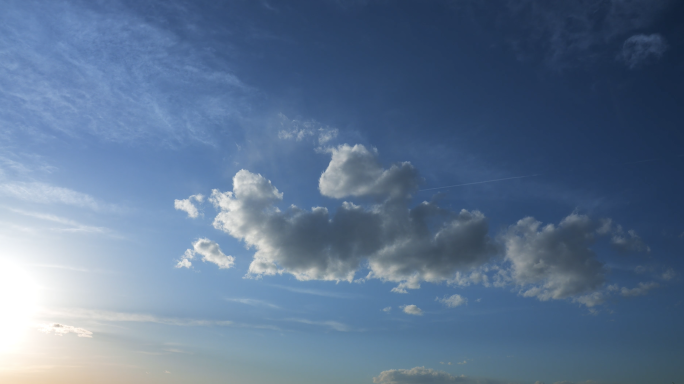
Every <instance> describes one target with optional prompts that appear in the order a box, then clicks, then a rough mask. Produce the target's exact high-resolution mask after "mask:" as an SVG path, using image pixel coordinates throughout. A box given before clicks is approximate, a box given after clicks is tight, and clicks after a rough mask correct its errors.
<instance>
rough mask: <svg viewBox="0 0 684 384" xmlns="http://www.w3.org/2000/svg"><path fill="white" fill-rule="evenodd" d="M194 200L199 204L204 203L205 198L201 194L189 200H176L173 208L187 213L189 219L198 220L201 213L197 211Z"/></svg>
mask: <svg viewBox="0 0 684 384" xmlns="http://www.w3.org/2000/svg"><path fill="white" fill-rule="evenodd" d="M192 200H195V201H196V202H198V203H202V202H203V201H204V196H203V195H201V194H197V195H192V196H190V197H188V198H187V199H183V200H174V202H173V206H174V208H176V209H177V210H179V211H185V212H186V213H187V214H188V217H190V218H193V219H196V218H197V217H198V216H199V211H198V210H197V207H196V206H195V204H193V202H192Z"/></svg>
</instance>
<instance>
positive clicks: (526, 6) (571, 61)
mask: <svg viewBox="0 0 684 384" xmlns="http://www.w3.org/2000/svg"><path fill="white" fill-rule="evenodd" d="M673 3H674V2H673V1H671V0H630V1H623V0H579V1H561V2H548V1H535V0H501V1H497V2H494V4H497V6H495V7H493V8H494V9H495V10H496V11H495V14H494V20H495V21H494V23H495V26H496V27H497V28H500V29H503V32H504V33H505V39H506V43H507V44H508V46H509V47H510V48H511V49H512V50H513V51H514V52H515V54H516V55H517V57H518V58H519V59H520V60H523V61H531V60H541V61H543V62H545V63H546V64H547V65H549V66H550V67H552V68H555V69H564V68H568V67H578V66H587V65H591V64H594V63H596V62H597V61H598V60H600V59H612V58H613V57H615V50H616V46H617V45H618V44H619V43H620V42H621V41H622V40H623V39H625V38H626V37H628V36H629V35H630V34H633V33H634V32H638V31H639V30H643V29H644V28H646V27H648V26H650V25H651V24H652V23H653V22H654V21H655V20H656V19H657V17H658V16H659V15H661V14H662V13H663V12H664V11H665V10H667V9H668V7H669V6H670V5H671V4H673ZM453 4H455V8H456V9H459V10H467V11H468V14H469V15H473V16H475V17H478V16H482V17H489V16H492V15H490V14H489V13H488V11H487V8H492V7H491V5H492V2H488V3H481V2H477V1H469V2H468V1H464V2H453ZM484 4H486V5H487V6H486V7H484V6H483V5H484ZM628 56H629V57H632V56H634V55H631V54H630V55H628ZM637 56H639V54H637Z"/></svg>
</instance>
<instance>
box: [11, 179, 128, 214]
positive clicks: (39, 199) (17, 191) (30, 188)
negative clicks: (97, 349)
mask: <svg viewBox="0 0 684 384" xmlns="http://www.w3.org/2000/svg"><path fill="white" fill-rule="evenodd" d="M0 195H2V196H6V197H11V198H14V199H18V200H23V201H28V202H31V203H38V204H64V205H71V206H75V207H80V208H88V209H92V210H94V211H109V212H116V211H121V210H122V208H121V207H119V206H117V205H114V204H108V203H103V202H101V201H99V200H97V199H96V198H94V197H92V196H90V195H88V194H85V193H82V192H77V191H74V190H72V189H69V188H63V187H57V186H54V185H51V184H46V183H41V182H21V181H14V182H6V183H0Z"/></svg>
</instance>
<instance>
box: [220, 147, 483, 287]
mask: <svg viewBox="0 0 684 384" xmlns="http://www.w3.org/2000/svg"><path fill="white" fill-rule="evenodd" d="M331 153H332V157H333V159H332V160H331V165H330V166H329V167H328V170H326V172H325V173H324V174H323V176H321V187H320V189H321V191H324V192H325V193H327V194H328V195H334V196H345V195H347V194H352V195H365V194H371V195H375V196H378V197H384V198H385V199H386V200H384V201H383V202H382V203H379V204H376V205H373V206H371V207H368V208H364V207H361V206H358V205H355V204H353V203H350V202H343V203H342V205H341V206H340V207H339V208H338V209H337V210H336V212H335V214H334V215H332V217H331V215H330V214H329V212H328V209H327V208H324V207H314V208H312V209H311V210H310V211H306V210H303V209H300V208H298V207H296V206H291V207H290V208H288V209H287V210H285V211H281V210H280V209H278V208H277V207H276V206H275V204H277V203H279V202H280V201H281V200H282V198H283V194H282V193H280V192H279V191H278V189H276V188H275V187H274V186H273V185H272V184H271V182H270V181H269V180H267V179H266V178H264V177H263V176H261V175H258V174H253V173H251V172H249V171H246V170H241V171H239V172H238V173H237V174H236V175H235V177H234V178H233V191H232V192H219V191H218V190H214V191H213V192H212V195H211V197H210V199H209V200H210V201H211V202H212V203H213V204H214V206H215V207H216V208H217V209H219V211H220V212H219V213H218V215H217V216H216V218H215V219H214V227H216V228H217V229H220V230H223V231H225V232H226V233H228V234H230V235H231V236H233V237H235V238H237V239H240V240H242V241H244V242H245V243H246V245H247V246H248V247H254V248H255V249H256V253H255V254H254V260H253V261H252V263H251V265H250V267H249V272H248V275H249V276H256V277H260V276H264V275H274V274H282V273H289V274H292V275H294V276H295V277H296V278H297V279H298V280H332V281H343V280H344V281H349V282H351V281H353V280H354V275H355V273H356V272H357V270H358V269H359V268H360V266H361V264H362V261H363V260H367V261H368V267H369V269H370V271H369V274H368V276H367V278H377V279H381V280H383V281H391V282H396V283H399V286H398V287H397V288H395V289H394V291H395V292H396V291H400V292H401V291H406V289H417V288H419V287H420V282H422V281H429V282H440V281H445V280H447V279H449V278H452V277H453V276H454V274H455V273H456V272H457V271H463V272H467V271H470V270H471V269H473V268H476V267H478V266H480V265H482V264H484V263H486V262H487V261H488V260H489V258H490V257H491V256H492V255H493V254H494V253H495V251H496V249H495V246H494V245H493V243H492V242H491V240H490V239H489V237H488V235H487V233H488V224H487V220H486V218H485V217H484V215H483V214H482V213H480V212H478V211H473V212H469V211H466V210H462V211H460V212H458V213H456V212H452V211H449V210H446V209H442V208H440V207H438V206H437V205H436V204H435V203H428V202H423V203H421V204H419V205H418V206H416V207H415V208H412V209H410V208H408V202H409V201H408V199H407V198H406V197H407V192H408V191H409V190H410V189H411V188H413V186H414V185H417V180H418V179H417V171H415V169H414V168H413V167H412V166H411V165H410V164H408V163H404V164H403V165H401V166H400V167H397V166H395V167H393V168H390V169H389V170H382V168H381V167H380V166H379V165H378V163H377V160H376V154H375V153H371V152H369V151H368V150H366V149H365V148H364V147H363V146H358V145H357V146H354V147H350V146H347V145H343V146H340V147H338V148H336V149H334V150H331ZM351 158H354V159H353V160H350V159H351ZM359 169H361V170H360V171H359ZM372 175H376V176H378V177H379V178H380V180H381V181H380V182H378V181H377V180H373V179H372ZM364 182H367V183H370V185H364V184H363V183H364ZM428 223H429V224H428Z"/></svg>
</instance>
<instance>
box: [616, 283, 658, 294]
mask: <svg viewBox="0 0 684 384" xmlns="http://www.w3.org/2000/svg"><path fill="white" fill-rule="evenodd" d="M659 286H660V285H659V284H658V283H654V282H651V283H639V285H637V286H636V287H634V288H627V287H622V289H621V290H620V294H621V295H622V296H625V297H636V296H645V295H646V294H647V293H648V291H650V290H651V289H654V288H658V287H659Z"/></svg>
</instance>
